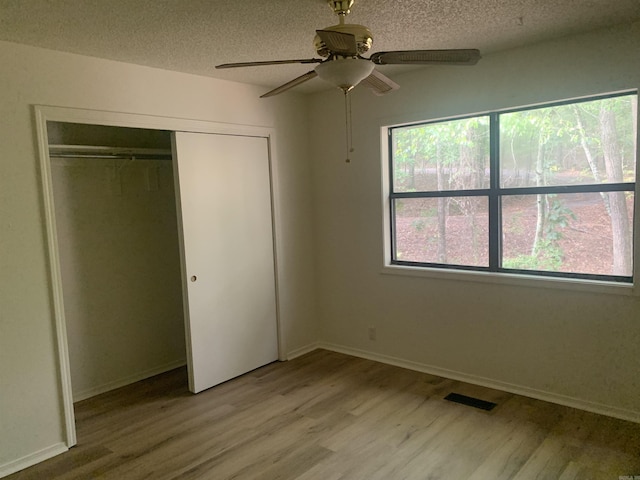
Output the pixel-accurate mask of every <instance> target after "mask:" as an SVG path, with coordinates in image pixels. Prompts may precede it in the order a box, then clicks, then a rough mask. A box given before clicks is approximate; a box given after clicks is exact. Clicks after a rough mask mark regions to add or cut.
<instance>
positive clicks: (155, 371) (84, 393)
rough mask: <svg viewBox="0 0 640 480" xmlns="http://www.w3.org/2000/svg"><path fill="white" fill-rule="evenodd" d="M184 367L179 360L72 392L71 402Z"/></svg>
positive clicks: (184, 362)
mask: <svg viewBox="0 0 640 480" xmlns="http://www.w3.org/2000/svg"><path fill="white" fill-rule="evenodd" d="M184 365H186V360H185V359H184V358H183V359H180V360H175V361H173V362H169V363H165V364H164V365H160V366H158V367H155V368H151V369H149V370H144V371H142V372H138V373H135V374H133V375H129V376H128V377H125V378H120V379H118V380H114V381H112V382H109V383H105V384H102V385H98V386H96V387H91V388H89V389H85V390H81V391H79V392H73V401H74V403H75V402H79V401H81V400H86V399H87V398H91V397H95V396H96V395H100V394H101V393H105V392H109V391H111V390H115V389H116V388H120V387H124V386H125V385H130V384H132V383H135V382H139V381H140V380H144V379H145V378H149V377H153V376H154V375H159V374H161V373H164V372H168V371H170V370H173V369H174V368H179V367H183V366H184Z"/></svg>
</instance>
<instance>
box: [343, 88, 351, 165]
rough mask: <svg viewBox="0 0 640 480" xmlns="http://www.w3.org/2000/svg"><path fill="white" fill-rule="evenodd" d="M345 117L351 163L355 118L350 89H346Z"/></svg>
mask: <svg viewBox="0 0 640 480" xmlns="http://www.w3.org/2000/svg"><path fill="white" fill-rule="evenodd" d="M344 118H345V137H346V139H347V159H346V160H345V162H346V163H351V159H350V158H349V154H351V153H352V152H353V120H352V115H351V96H350V95H349V90H345V91H344Z"/></svg>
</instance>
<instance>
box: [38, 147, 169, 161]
mask: <svg viewBox="0 0 640 480" xmlns="http://www.w3.org/2000/svg"><path fill="white" fill-rule="evenodd" d="M49 156H50V157H52V158H113V159H130V158H132V157H135V158H136V159H139V160H145V159H146V160H150V159H156V160H171V158H172V155H171V150H169V149H163V148H129V147H126V148H125V147H104V146H93V145H49Z"/></svg>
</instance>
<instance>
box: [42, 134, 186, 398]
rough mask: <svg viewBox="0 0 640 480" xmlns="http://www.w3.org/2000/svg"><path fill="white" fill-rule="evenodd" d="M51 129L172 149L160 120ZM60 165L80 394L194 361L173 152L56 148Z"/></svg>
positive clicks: (58, 140) (54, 160) (71, 141)
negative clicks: (189, 349) (120, 154)
mask: <svg viewBox="0 0 640 480" xmlns="http://www.w3.org/2000/svg"><path fill="white" fill-rule="evenodd" d="M47 133H48V140H49V144H50V147H51V146H52V145H74V146H78V145H86V146H108V147H117V148H144V149H150V148H151V149H164V150H167V151H168V152H170V149H171V133H170V132H167V131H160V130H143V129H134V128H121V127H107V126H95V125H78V124H69V123H60V122H49V123H48V125H47ZM52 151H54V150H53V149H52ZM51 174H52V182H53V196H54V204H55V218H56V230H57V240H58V249H59V258H60V268H61V274H62V287H63V294H64V311H65V323H66V329H67V339H68V347H69V361H70V370H71V381H72V388H73V398H74V401H78V400H82V399H85V398H88V397H91V396H93V395H96V394H99V393H102V392H105V391H108V390H111V389H114V388H117V387H119V386H122V385H126V384H128V383H132V382H135V381H137V380H140V379H143V378H146V377H149V376H152V375H155V374H158V373H161V372H163V371H167V370H170V369H173V368H176V367H178V366H181V365H184V364H185V362H186V353H185V336H184V320H183V308H182V290H181V273H180V257H179V245H178V227H177V217H176V198H175V192H174V179H173V166H172V161H171V157H170V155H169V156H165V157H161V156H159V157H158V158H153V157H152V158H144V159H140V158H135V155H132V156H129V157H124V158H98V156H97V155H96V156H86V157H82V158H80V157H79V156H74V155H72V154H69V155H68V156H64V157H56V156H54V155H53V154H51Z"/></svg>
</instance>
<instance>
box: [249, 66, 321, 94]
mask: <svg viewBox="0 0 640 480" xmlns="http://www.w3.org/2000/svg"><path fill="white" fill-rule="evenodd" d="M317 76H318V74H317V73H316V71H315V70H311V71H310V72H307V73H305V74H304V75H300V76H299V77H297V78H294V79H293V80H291V81H290V82H287V83H285V84H284V85H280V86H279V87H278V88H274V89H273V90H271V91H270V92H267V93H265V94H264V95H260V98H266V97H273V96H274V95H278V94H279V93H282V92H285V91H287V90H289V89H290V88H293V87H295V86H297V85H300V84H301V83H304V82H306V81H307V80H311V79H312V78H315V77H317Z"/></svg>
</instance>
